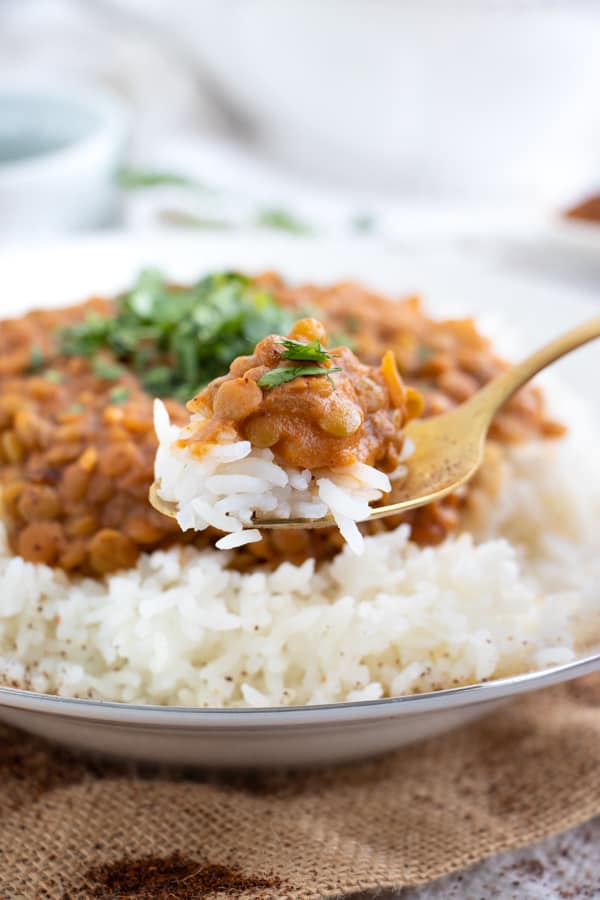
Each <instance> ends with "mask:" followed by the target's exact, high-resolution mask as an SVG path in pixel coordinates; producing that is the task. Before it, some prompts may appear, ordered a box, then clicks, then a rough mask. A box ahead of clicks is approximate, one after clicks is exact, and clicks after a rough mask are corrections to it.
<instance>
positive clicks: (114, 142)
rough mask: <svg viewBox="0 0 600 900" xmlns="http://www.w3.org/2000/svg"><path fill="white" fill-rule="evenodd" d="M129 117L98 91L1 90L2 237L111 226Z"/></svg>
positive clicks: (20, 87)
mask: <svg viewBox="0 0 600 900" xmlns="http://www.w3.org/2000/svg"><path fill="white" fill-rule="evenodd" d="M126 139H127V117H126V114H125V111H124V109H123V108H122V106H121V104H120V103H119V102H118V101H117V100H115V99H113V98H112V97H111V96H110V95H108V94H106V93H104V92H103V91H99V90H97V89H96V88H93V89H92V88H85V89H84V88H79V87H77V88H71V87H69V86H66V85H50V86H44V85H41V84H39V83H36V84H33V83H27V84H18V85H17V84H15V85H4V86H2V87H1V88H0V237H2V239H6V238H9V237H23V236H24V235H27V236H29V237H30V236H32V235H33V236H36V235H44V234H48V233H51V232H68V231H76V230H80V229H87V228H95V227H103V226H107V225H114V224H115V223H117V222H118V221H119V208H120V198H119V190H118V185H117V181H116V177H115V176H116V172H117V169H118V167H119V166H120V164H121V163H122V161H123V155H124V152H125V147H126Z"/></svg>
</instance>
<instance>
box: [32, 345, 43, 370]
mask: <svg viewBox="0 0 600 900" xmlns="http://www.w3.org/2000/svg"><path fill="white" fill-rule="evenodd" d="M43 365H44V354H43V353H42V350H41V347H39V346H38V345H37V344H34V345H33V347H32V348H31V354H30V357H29V371H30V372H39V370H40V369H41V368H42V366H43Z"/></svg>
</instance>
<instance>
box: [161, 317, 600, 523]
mask: <svg viewBox="0 0 600 900" xmlns="http://www.w3.org/2000/svg"><path fill="white" fill-rule="evenodd" d="M597 337H600V316H596V317H595V318H593V319H591V320H590V321H588V322H584V323H583V324H582V325H579V326H578V327H577V328H573V329H572V330H571V331H568V332H567V333H566V334H563V335H561V336H560V337H557V338H555V339H554V340H553V341H550V343H549V344H546V345H545V346H544V347H541V348H540V349H539V350H537V351H536V352H535V353H532V354H531V356H528V357H527V359H524V360H523V361H522V362H520V363H518V364H517V365H515V366H512V368H510V369H508V370H507V371H506V372H503V373H502V374H501V375H498V376H497V377H496V378H494V379H493V381H490V382H489V383H488V384H486V385H485V387H483V388H481V389H480V390H479V391H477V393H476V394H473V396H472V397H471V398H470V399H469V400H467V401H466V402H465V403H462V404H461V405H460V406H457V407H456V408H455V409H452V410H450V412H447V413H444V414H442V415H439V416H432V417H431V418H429V419H416V420H413V421H412V422H409V424H408V425H407V427H406V430H405V435H406V437H407V438H410V440H411V441H412V442H413V443H414V445H415V449H414V452H413V453H412V455H411V456H410V457H409V459H408V460H407V469H408V473H407V475H406V478H405V479H404V480H403V482H402V484H401V485H400V486H399V487H397V488H396V490H395V495H396V498H397V499H396V502H395V503H390V504H388V505H387V506H376V507H374V508H373V509H372V511H371V513H370V515H369V516H368V517H367V518H368V519H369V520H371V519H382V518H384V517H385V516H395V515H397V514H398V513H401V512H406V511H407V510H409V509H414V508H415V507H417V506H424V505H425V504H426V503H432V502H433V501H434V500H440V499H441V498H442V497H445V496H446V495H447V494H450V493H451V492H452V491H455V490H456V488H458V487H460V485H461V484H464V483H465V482H466V481H468V480H469V479H470V478H472V477H473V475H474V474H475V472H476V471H477V469H478V468H479V466H480V464H481V460H482V458H483V451H484V447H485V439H486V436H487V432H488V429H489V427H490V424H491V421H492V419H493V417H494V415H495V414H496V413H497V412H498V410H499V409H500V407H501V406H502V405H503V404H504V403H506V401H507V400H508V399H509V398H510V397H511V396H512V395H513V394H514V393H515V391H518V390H519V388H521V387H523V385H524V384H526V383H527V382H528V381H529V380H530V379H531V378H533V376H534V375H537V373H538V372H540V371H541V370H542V369H545V368H546V367H547V366H549V365H551V364H552V363H553V362H555V361H556V360H557V359H560V358H561V356H565V354H567V353H570V352H571V351H572V350H576V349H577V348H578V347H581V346H582V345H583V344H586V343H588V341H592V340H594V338H597ZM149 498H150V503H151V504H152V506H154V508H155V509H157V510H158V511H159V512H161V513H163V514H164V515H166V516H170V517H171V518H174V517H175V516H176V515H177V507H176V504H174V503H171V502H169V501H167V500H163V499H161V497H159V496H158V485H157V484H156V482H155V483H154V484H153V485H152V487H151V488H150V494H149ZM334 524H335V522H334V520H333V518H332V517H331V516H323V517H322V518H320V519H299V518H297V519H269V518H264V519H263V518H257V519H254V520H253V526H254V527H256V528H323V527H325V526H331V525H334Z"/></svg>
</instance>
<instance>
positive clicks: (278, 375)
mask: <svg viewBox="0 0 600 900" xmlns="http://www.w3.org/2000/svg"><path fill="white" fill-rule="evenodd" d="M341 371H342V370H341V368H340V367H339V366H334V367H333V368H331V369H327V368H325V366H280V368H278V369H273V370H272V371H271V372H267V373H266V374H265V375H263V376H262V378H259V379H258V381H257V382H256V383H257V384H258V386H259V387H263V388H266V390H270V389H271V388H274V387H277V386H278V385H280V384H285V383H286V381H293V380H294V378H300V377H301V376H303V375H325V376H326V377H327V378H330V376H331V375H332V374H333V373H334V372H341Z"/></svg>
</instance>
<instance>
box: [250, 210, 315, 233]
mask: <svg viewBox="0 0 600 900" xmlns="http://www.w3.org/2000/svg"><path fill="white" fill-rule="evenodd" d="M255 224H256V225H258V227H259V228H276V229H278V230H280V231H289V232H292V233H293V234H310V233H311V232H312V231H313V229H312V228H311V226H310V225H307V223H306V222H301V221H300V219H297V218H296V216H294V215H292V213H290V212H288V211H287V210H285V209H262V210H260V212H259V213H258V215H257V216H256V223H255Z"/></svg>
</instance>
